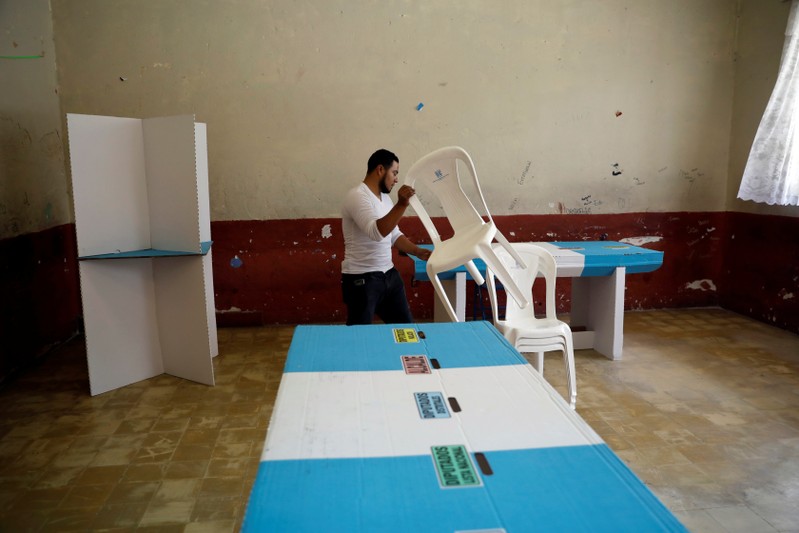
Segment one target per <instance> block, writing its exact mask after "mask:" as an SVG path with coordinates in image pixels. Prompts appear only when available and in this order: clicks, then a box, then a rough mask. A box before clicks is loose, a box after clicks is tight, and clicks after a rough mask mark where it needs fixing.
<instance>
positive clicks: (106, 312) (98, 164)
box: [67, 114, 218, 395]
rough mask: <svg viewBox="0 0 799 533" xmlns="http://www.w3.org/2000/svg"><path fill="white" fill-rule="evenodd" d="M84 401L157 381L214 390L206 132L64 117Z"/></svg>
mask: <svg viewBox="0 0 799 533" xmlns="http://www.w3.org/2000/svg"><path fill="white" fill-rule="evenodd" d="M67 128H68V133H69V154H70V160H71V165H72V188H73V198H74V204H75V227H76V231H77V241H78V259H79V267H80V284H81V299H82V302H83V316H84V323H85V328H86V352H87V359H88V366H89V383H90V388H91V393H92V395H95V394H100V393H103V392H106V391H109V390H113V389H116V388H119V387H122V386H125V385H128V384H131V383H134V382H137V381H141V380H143V379H147V378H150V377H153V376H157V375H159V374H162V373H168V374H171V375H174V376H177V377H181V378H185V379H190V380H192V381H198V382H200V383H205V384H208V385H213V384H214V373H213V364H212V357H214V356H216V355H217V354H218V347H217V333H216V321H215V310H214V291H213V277H212V271H211V220H210V205H209V193H208V158H207V140H206V127H205V124H202V123H195V122H194V117H193V116H192V115H181V116H174V117H159V118H148V119H137V118H123V117H106V116H95V115H77V114H68V115H67Z"/></svg>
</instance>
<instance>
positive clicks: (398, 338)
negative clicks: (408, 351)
mask: <svg viewBox="0 0 799 533" xmlns="http://www.w3.org/2000/svg"><path fill="white" fill-rule="evenodd" d="M394 342H419V336H418V335H417V334H416V330H415V329H413V328H394Z"/></svg>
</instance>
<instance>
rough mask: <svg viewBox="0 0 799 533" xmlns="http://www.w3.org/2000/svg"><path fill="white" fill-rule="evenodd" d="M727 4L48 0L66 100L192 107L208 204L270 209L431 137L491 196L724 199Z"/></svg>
mask: <svg viewBox="0 0 799 533" xmlns="http://www.w3.org/2000/svg"><path fill="white" fill-rule="evenodd" d="M775 1H776V0H775ZM736 4H737V2H736V0H673V1H669V2H659V1H654V0H650V1H635V2H630V1H629V0H606V1H603V2H592V1H582V2H575V1H570V2H562V1H553V0H528V1H524V2H521V1H520V2H503V3H501V4H498V3H496V2H487V1H476V0H470V1H464V0H448V1H445V0H440V1H436V2H410V1H397V0H395V1H380V2H378V1H370V2H357V3H352V2H345V1H334V0H325V1H318V0H317V1H308V0H306V1H296V0H271V1H268V2H266V1H263V0H226V1H222V0H159V1H158V2H141V1H135V0H84V1H81V2H74V1H70V0H52V9H53V21H54V27H55V38H56V45H57V50H58V75H59V82H60V84H61V89H62V110H63V111H64V112H72V113H92V114H108V115H122V116H137V117H148V116H158V115H165V114H178V113H196V116H197V120H199V121H203V122H207V123H208V146H209V164H210V173H211V209H212V218H213V219H214V220H269V219H296V218H312V217H320V218H323V217H335V216H337V215H338V212H339V202H340V199H341V197H342V195H343V193H344V191H345V190H346V189H347V188H349V187H350V186H352V185H353V184H355V183H357V182H358V181H360V179H362V177H363V174H364V172H365V162H366V159H367V157H368V156H369V154H370V153H371V152H372V151H373V150H375V149H376V148H380V147H387V148H390V149H392V150H394V151H395V152H397V154H398V155H399V157H400V159H401V171H402V169H403V168H407V167H408V166H409V165H410V164H411V163H412V162H413V161H415V160H416V159H417V158H419V157H420V156H422V155H424V154H425V153H427V152H428V151H430V150H432V149H435V148H438V147H440V146H445V145H449V144H458V145H461V146H463V147H465V148H466V149H467V150H468V151H469V152H470V153H471V155H472V157H473V158H474V160H475V162H476V164H477V168H478V172H479V174H480V178H481V183H482V184H483V186H484V192H485V193H486V196H487V197H488V198H489V200H490V202H489V203H490V207H491V209H492V212H493V213H495V214H498V215H503V214H508V215H513V214H547V213H581V214H586V213H594V214H601V213H626V212H641V211H661V212H665V211H698V210H702V211H718V210H723V209H724V208H725V201H726V198H725V196H724V194H723V191H724V189H725V188H726V185H727V168H728V155H729V132H730V124H731V120H732V98H733V69H734V64H733V61H732V53H733V43H734V37H735V23H736ZM420 103H422V104H424V107H422V108H421V110H417V107H418V104H420ZM433 214H436V213H435V212H434V213H433Z"/></svg>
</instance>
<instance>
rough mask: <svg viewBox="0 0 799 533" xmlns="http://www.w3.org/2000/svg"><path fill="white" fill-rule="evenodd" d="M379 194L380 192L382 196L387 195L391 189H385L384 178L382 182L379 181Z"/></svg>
mask: <svg viewBox="0 0 799 533" xmlns="http://www.w3.org/2000/svg"><path fill="white" fill-rule="evenodd" d="M380 192H382V193H383V194H389V193H391V189H389V188H388V187H386V180H385V178H383V179H382V180H380Z"/></svg>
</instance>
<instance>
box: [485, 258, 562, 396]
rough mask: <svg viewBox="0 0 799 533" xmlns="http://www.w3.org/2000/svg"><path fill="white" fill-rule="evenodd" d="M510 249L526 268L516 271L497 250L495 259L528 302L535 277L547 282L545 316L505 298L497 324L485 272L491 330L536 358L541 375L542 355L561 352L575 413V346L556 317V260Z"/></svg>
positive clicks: (491, 287)
mask: <svg viewBox="0 0 799 533" xmlns="http://www.w3.org/2000/svg"><path fill="white" fill-rule="evenodd" d="M513 247H514V248H515V249H516V251H517V252H518V254H519V255H520V256H521V257H522V259H523V260H524V263H525V265H526V267H525V268H519V267H518V266H517V265H516V264H514V260H513V259H512V258H511V256H510V255H508V254H506V253H505V251H504V250H497V255H498V256H499V258H500V259H501V260H502V261H503V262H504V263H505V264H506V265H509V271H510V273H511V276H513V279H514V281H515V282H516V283H517V284H518V286H519V287H521V289H522V290H523V291H524V293H525V294H526V295H528V296H530V298H531V299H532V291H533V284H534V283H535V279H536V277H537V276H541V277H543V278H544V281H545V282H546V304H545V308H546V316H545V317H543V318H537V317H536V316H535V312H534V308H533V306H532V305H531V306H529V307H528V308H526V309H522V308H520V307H519V306H518V305H516V304H515V302H514V301H513V300H512V299H511V298H508V299H507V302H506V304H505V319H504V320H500V319H499V318H498V316H499V315H498V313H497V311H498V302H497V300H498V299H497V290H496V285H495V282H494V275H493V273H492V272H491V269H490V268H489V269H488V271H487V272H486V281H487V285H488V297H489V299H490V300H491V313H492V316H493V318H494V326H496V328H497V329H498V330H499V331H500V332H502V334H503V335H504V336H505V338H506V339H508V342H510V343H511V344H512V345H513V346H514V347H515V348H516V349H517V350H519V351H520V352H523V353H530V352H535V353H536V354H537V357H536V362H535V363H534V364H533V366H535V367H536V370H538V371H539V372H541V374H543V373H544V352H550V351H560V352H563V362H564V363H565V364H566V377H567V380H568V389H569V406H570V407H571V408H572V409H574V408H575V405H576V403H577V380H576V377H575V370H574V342H573V340H572V332H571V328H569V325H568V324H566V323H565V322H562V321H560V320H558V318H557V316H556V314H555V279H556V276H557V266H556V264H555V258H554V257H552V254H551V253H549V251H548V250H546V249H545V248H542V247H540V246H537V245H535V244H532V243H516V244H513Z"/></svg>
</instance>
